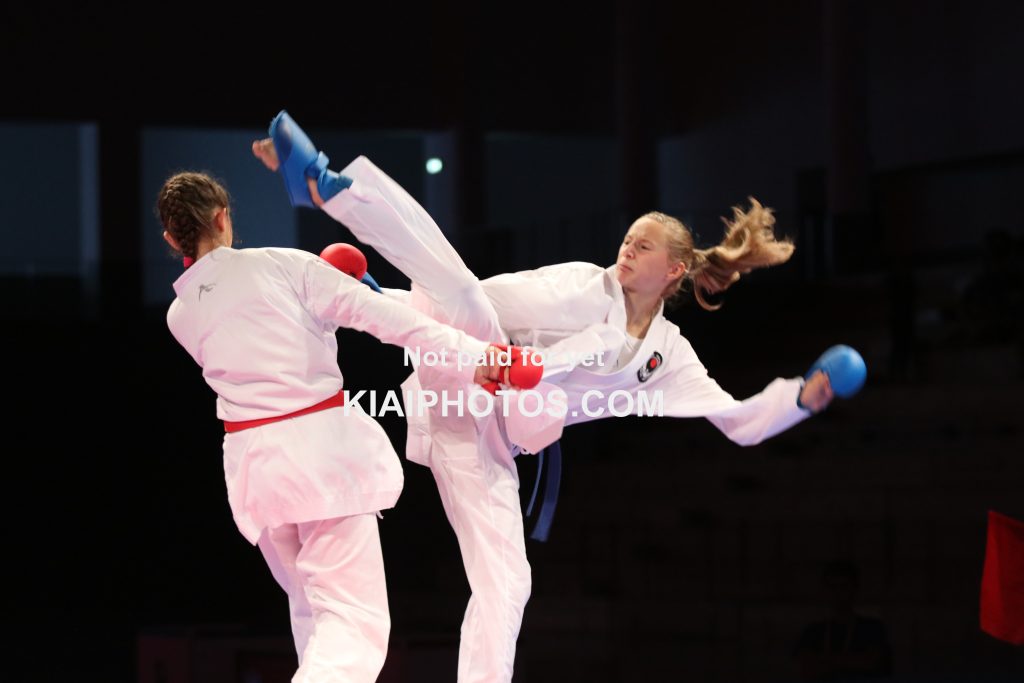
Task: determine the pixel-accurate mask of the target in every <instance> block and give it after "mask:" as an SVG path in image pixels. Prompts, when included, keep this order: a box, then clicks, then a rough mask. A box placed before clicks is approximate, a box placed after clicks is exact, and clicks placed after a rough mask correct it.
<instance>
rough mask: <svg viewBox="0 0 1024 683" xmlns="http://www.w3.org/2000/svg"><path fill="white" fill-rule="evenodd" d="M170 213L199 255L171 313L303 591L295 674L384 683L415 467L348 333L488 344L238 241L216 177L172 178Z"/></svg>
mask: <svg viewBox="0 0 1024 683" xmlns="http://www.w3.org/2000/svg"><path fill="white" fill-rule="evenodd" d="M157 210H158V213H159V216H160V221H161V223H162V225H163V228H164V238H165V239H166V241H167V242H168V244H170V245H171V247H172V248H173V249H175V250H176V251H177V252H179V253H180V254H182V255H183V256H184V257H185V263H186V270H185V272H184V273H183V274H182V275H181V277H179V278H178V279H177V281H175V283H174V291H175V294H176V295H177V297H176V298H175V300H174V301H173V303H172V304H171V306H170V309H169V311H168V313H167V323H168V326H169V327H170V330H171V332H172V334H173V335H174V337H175V338H176V339H177V340H178V342H180V343H181V345H182V346H183V347H185V349H186V350H187V351H188V353H189V354H190V355H191V356H192V357H193V358H194V359H195V361H196V362H197V363H198V364H199V365H200V366H201V367H202V369H203V377H204V378H205V379H206V381H207V383H208V384H209V385H210V387H211V388H212V389H213V390H214V391H215V392H216V394H217V415H218V417H219V418H221V419H222V420H223V421H224V424H225V430H226V432H227V433H226V435H225V437H224V473H225V480H226V484H227V493H228V501H229V503H230V507H231V511H232V514H233V516H234V519H235V522H236V523H237V526H238V529H239V531H240V532H241V533H242V535H243V536H244V537H245V538H246V539H247V540H248V541H249V542H250V543H254V544H257V545H258V546H259V548H260V550H261V551H262V553H263V555H264V557H265V559H266V561H267V564H268V565H269V566H270V569H271V572H272V573H273V575H274V577H275V579H276V580H277V581H278V583H279V584H280V585H281V587H282V588H283V589H284V590H285V592H286V593H287V594H288V599H289V607H290V611H291V618H292V630H293V634H294V637H295V645H296V650H297V653H298V657H299V663H300V666H299V669H298V671H297V673H296V674H295V677H294V679H293V680H294V681H296V682H298V683H307V682H320V681H338V682H341V681H346V682H366V683H369V682H370V681H375V680H376V679H377V675H378V674H379V672H380V669H381V667H382V666H383V663H384V658H385V654H386V652H387V643H388V636H389V631H390V618H389V614H388V604H387V592H386V587H385V581H384V565H383V562H382V558H381V549H380V539H379V535H378V530H377V513H378V511H380V510H383V509H386V508H390V507H393V506H394V504H395V502H396V500H397V499H398V496H399V493H400V492H401V490H402V483H403V475H402V468H401V464H400V462H399V460H398V456H397V454H396V453H395V451H394V449H393V448H392V447H391V443H390V441H389V440H388V438H387V436H386V435H385V433H384V431H383V429H382V428H381V427H380V425H378V424H377V422H376V421H374V420H373V419H371V418H370V417H369V416H367V415H366V414H365V413H364V412H363V411H362V410H360V409H359V407H358V405H354V406H350V407H349V406H344V391H343V389H342V387H343V379H342V374H341V371H340V370H339V368H338V361H337V351H338V348H337V341H336V338H335V330H336V329H337V328H338V327H339V326H342V325H343V326H346V327H351V328H353V329H357V330H361V331H364V332H368V333H370V334H373V335H374V336H376V337H378V338H379V339H380V340H381V341H384V342H387V343H390V344H396V345H402V346H406V347H418V348H420V349H422V350H424V351H426V350H430V351H435V352H440V351H441V350H442V349H444V350H447V351H448V352H450V353H457V352H463V353H464V354H466V358H467V359H468V358H473V359H474V361H475V360H476V359H477V358H478V357H480V356H481V354H483V353H484V352H485V350H486V349H487V348H488V344H487V343H486V342H483V341H479V340H477V339H474V338H472V337H470V336H468V335H466V334H465V333H463V332H461V331H457V330H454V329H452V328H450V327H446V326H444V325H441V324H439V323H437V322H435V321H434V320H433V319H431V318H429V317H427V316H425V315H423V314H421V313H419V312H417V311H415V310H414V309H412V308H410V307H408V306H405V305H402V304H400V303H397V302H395V301H392V300H389V299H388V298H386V297H382V296H380V295H379V294H376V293H374V292H372V291H371V290H370V289H369V288H368V287H366V286H365V285H363V284H361V283H360V282H358V281H357V280H355V279H353V278H352V277H350V276H349V275H346V274H344V273H342V272H341V271H339V270H338V269H336V268H334V267H333V266H331V265H329V264H328V263H327V262H325V261H324V260H322V259H320V258H319V257H317V256H314V255H313V254H309V253H306V252H303V251H299V250H296V249H271V248H268V249H240V250H238V249H233V248H232V246H231V245H232V240H233V226H232V221H231V214H230V209H229V197H228V194H227V192H226V190H225V189H224V188H223V186H221V185H220V184H219V183H218V182H217V181H215V180H214V179H212V178H211V177H209V176H207V175H205V174H201V173H179V174H176V175H174V176H172V177H171V178H169V179H168V180H167V181H166V182H165V184H164V186H163V188H162V189H161V190H160V193H159V197H158V201H157ZM492 350H493V349H492ZM438 369H439V371H443V372H448V373H451V376H452V378H453V381H455V382H457V383H467V382H477V383H485V382H489V381H493V380H494V379H497V377H498V372H499V369H498V368H496V367H493V366H492V365H480V366H477V365H476V363H475V362H470V363H466V364H464V365H463V366H461V367H460V366H459V364H458V363H456V362H451V363H448V364H446V365H445V366H444V367H441V366H439V367H438Z"/></svg>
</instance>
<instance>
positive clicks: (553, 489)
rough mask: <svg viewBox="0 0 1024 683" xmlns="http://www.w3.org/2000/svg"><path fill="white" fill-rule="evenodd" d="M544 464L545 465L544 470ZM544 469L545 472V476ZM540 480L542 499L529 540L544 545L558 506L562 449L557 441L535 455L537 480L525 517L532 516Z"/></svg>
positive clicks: (534, 483)
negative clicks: (542, 484)
mask: <svg viewBox="0 0 1024 683" xmlns="http://www.w3.org/2000/svg"><path fill="white" fill-rule="evenodd" d="M545 463H546V464H547V467H546V468H545ZM545 469H546V470H547V472H546V474H545ZM541 479H544V499H543V501H541V504H540V510H539V511H538V512H537V520H536V521H535V522H534V524H533V531H531V532H530V538H532V539H533V540H535V541H540V542H541V543H544V542H546V541H547V540H548V534H549V533H550V532H551V521H552V520H553V519H554V518H555V507H556V506H557V505H558V489H559V486H561V483H562V447H561V445H560V442H559V441H556V442H554V443H553V444H551V445H550V446H548V447H547V448H543V449H541V451H540V453H538V454H537V478H536V480H535V481H534V482H533V493H532V494H531V495H530V504H529V505H527V506H526V516H527V517H529V516H530V515H531V514H533V504H534V503H535V502H536V501H537V491H539V490H540V481H541Z"/></svg>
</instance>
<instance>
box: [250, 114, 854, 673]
mask: <svg viewBox="0 0 1024 683" xmlns="http://www.w3.org/2000/svg"><path fill="white" fill-rule="evenodd" d="M285 131H286V132H287V134H284V132H285ZM296 140H301V141H302V143H301V145H299V144H298V143H296ZM300 146H301V147H302V148H303V149H305V150H306V151H305V152H304V154H303V155H302V156H301V158H297V155H296V154H295V153H294V149H296V148H298V147H300ZM314 149H315V148H314V147H313V144H312V142H311V141H309V139H308V137H306V136H305V134H304V133H302V131H301V129H300V128H299V127H298V126H297V125H296V124H295V122H294V121H293V120H292V119H291V118H290V117H289V116H288V114H287V113H286V112H281V113H280V114H278V116H277V117H276V118H275V119H274V121H273V122H272V124H271V127H270V137H269V138H267V139H264V140H259V141H256V142H254V143H253V153H254V154H255V155H256V156H257V157H258V158H259V159H260V160H261V161H262V162H263V163H264V164H265V165H266V166H267V167H268V168H270V169H271V170H278V169H280V170H281V172H282V175H283V176H284V179H285V184H286V187H288V188H289V196H290V199H291V201H292V204H293V205H295V206H318V207H320V208H321V209H322V210H324V211H325V212H326V213H328V214H329V215H330V216H332V217H333V218H335V219H336V220H338V221H339V222H341V223H343V224H344V225H346V226H347V227H348V228H349V229H350V230H351V231H352V233H353V234H354V235H355V236H356V238H357V239H359V240H360V241H362V242H364V243H365V244H369V245H371V246H373V247H374V248H375V249H377V251H378V252H380V253H381V254H382V255H383V256H384V257H385V258H387V259H388V260H389V261H390V262H391V263H392V264H394V265H395V266H396V267H397V268H398V269H399V270H401V271H402V272H403V273H404V274H405V275H406V276H408V277H409V278H410V279H411V280H412V283H413V284H412V291H411V293H410V292H405V293H402V292H401V290H385V292H386V293H388V294H391V295H394V296H399V297H404V298H405V299H406V300H408V301H409V302H410V303H411V304H412V305H414V306H416V307H417V308H419V309H420V310H423V311H426V312H429V313H430V314H431V315H433V316H434V317H435V318H437V319H438V320H441V321H443V322H446V323H448V324H451V325H453V326H455V327H458V328H460V329H463V330H465V331H466V332H468V333H470V334H473V335H474V336H477V337H481V338H487V339H493V338H496V335H500V336H501V338H502V339H515V340H517V342H520V343H529V344H531V345H533V346H536V347H539V348H543V349H545V350H546V353H545V361H544V379H545V382H543V383H542V384H541V385H540V387H539V388H543V389H544V391H542V394H545V395H547V396H548V397H549V398H550V397H552V396H554V392H555V391H557V390H561V391H563V392H565V393H564V394H563V395H562V396H563V399H567V408H566V411H565V412H567V415H564V416H563V417H562V418H561V419H556V420H551V419H548V417H549V416H546V415H545V416H540V417H539V418H537V420H536V422H537V424H536V429H534V430H532V431H531V430H529V429H523V428H522V427H521V425H519V424H518V423H517V420H516V415H515V411H514V410H513V412H512V413H511V414H510V416H509V417H508V418H503V416H502V415H501V414H500V413H498V414H492V415H489V416H487V417H485V418H479V419H474V418H472V417H466V418H457V417H452V416H451V415H449V416H443V415H440V414H439V413H438V412H436V411H432V412H430V413H429V414H428V415H427V416H426V419H416V417H415V412H416V411H412V410H407V411H406V412H407V419H408V422H409V437H408V443H407V453H406V456H407V457H408V458H409V459H410V460H413V461H414V462H418V463H421V464H425V465H428V466H429V467H430V468H431V471H432V472H433V475H434V479H435V481H436V482H437V486H438V490H439V492H440V495H441V501H442V503H443V505H444V509H445V512H446V514H447V517H448V520H449V522H450V523H451V525H452V528H453V529H454V530H455V534H456V536H457V537H458V540H459V546H460V548H461V551H462V557H463V562H464V565H465V569H466V575H467V577H468V580H469V584H470V587H471V589H472V596H471V598H470V602H469V606H468V608H467V610H466V614H465V618H464V621H463V624H462V640H461V646H460V651H459V668H458V680H459V683H477V682H480V683H482V682H484V681H486V682H489V683H493V682H495V681H510V680H511V679H512V671H513V663H514V658H515V647H516V639H517V637H518V633H519V628H520V624H521V621H522V615H523V609H524V607H525V605H526V602H527V600H528V598H529V595H530V565H529V563H528V561H527V557H526V550H525V543H524V538H523V521H522V515H521V511H520V502H519V495H518V486H519V480H518V476H517V473H516V468H515V465H514V462H513V457H514V455H515V454H516V453H518V452H520V451H521V450H522V449H521V448H520V447H523V446H524V443H526V442H530V443H528V446H527V447H526V448H525V450H528V451H530V452H537V450H538V449H539V448H541V447H543V446H545V445H547V444H548V443H550V442H552V441H553V440H554V439H556V438H558V436H559V435H560V434H561V426H562V424H572V423H575V422H583V421H587V420H591V419H595V417H600V416H608V415H610V412H609V411H607V410H606V411H604V414H603V415H595V414H594V413H595V412H596V411H587V410H584V407H585V406H584V401H585V396H586V394H587V392H589V391H591V390H599V391H601V392H603V394H604V396H606V397H607V396H609V395H610V394H611V393H612V392H615V391H623V392H627V393H628V394H630V396H631V397H632V398H633V399H634V401H633V403H632V405H633V406H634V409H638V406H639V402H638V401H637V400H635V399H636V398H637V395H638V392H640V391H646V392H648V393H652V392H659V391H660V392H662V394H663V405H664V414H666V415H669V416H674V417H706V418H708V419H709V420H710V421H711V422H712V423H713V424H714V425H715V426H716V427H718V428H719V429H720V430H722V431H723V432H724V433H725V434H726V436H728V437H729V438H730V439H732V440H733V441H735V442H737V443H739V444H743V445H752V444H756V443H759V442H760V441H762V440H764V439H766V438H769V437H771V436H773V435H775V434H778V433H779V432H781V431H783V430H785V429H787V428H789V427H791V426H793V425H795V424H796V423H798V422H800V421H802V420H803V419H805V418H807V417H808V416H810V415H811V414H812V413H815V412H818V411H820V410H822V409H824V408H825V407H826V406H827V405H828V404H829V402H830V401H831V400H832V397H833V393H832V389H831V387H830V374H829V372H830V370H832V369H833V368H834V367H838V366H841V365H842V363H836V359H835V358H834V357H832V356H829V357H828V358H826V356H823V357H822V359H820V360H819V362H818V363H817V364H816V365H815V367H814V368H812V370H813V372H809V373H808V377H809V379H807V381H806V382H805V381H804V380H803V379H802V378H794V379H776V380H775V381H773V382H772V383H771V384H769V385H768V386H767V387H766V388H765V389H764V390H763V391H762V392H760V393H759V394H757V395H755V396H753V397H751V398H748V399H746V400H745V401H738V400H736V399H735V398H733V397H732V396H731V395H729V394H728V393H727V392H725V391H724V390H723V389H722V388H721V387H719V385H718V384H717V383H716V382H715V381H714V380H712V379H711V378H710V377H709V376H708V373H707V371H706V370H705V368H704V367H703V365H701V363H700V361H699V359H698V358H697V356H696V354H695V353H694V351H693V348H692V347H691V346H690V344H689V342H687V340H686V339H685V338H684V337H683V336H682V334H681V333H680V331H679V328H678V327H677V326H676V325H674V324H672V323H671V322H669V321H668V320H666V319H665V317H664V316H663V307H664V300H665V299H666V298H667V297H669V296H671V295H673V294H675V293H676V292H677V291H678V290H679V289H680V288H681V287H682V286H684V285H692V286H693V288H694V291H695V294H696V297H697V300H698V301H699V302H700V303H701V305H702V306H704V307H705V308H709V309H713V308H714V306H712V305H711V304H709V303H708V302H707V301H706V299H705V294H706V293H717V292H720V291H722V290H724V289H726V288H727V287H728V286H730V285H731V284H733V283H734V282H735V281H736V280H738V279H739V276H740V273H744V272H748V271H749V270H751V269H753V268H758V267H764V266H769V265H774V264H778V263H782V262H784V261H786V260H787V259H788V258H789V256H790V254H791V253H792V250H793V246H792V245H791V244H788V243H786V242H778V241H776V240H775V238H774V235H773V233H772V224H773V222H774V221H773V218H772V215H771V212H770V211H769V210H768V209H764V208H762V207H761V206H760V205H759V204H757V203H756V202H754V203H753V207H752V208H751V209H750V210H749V211H747V212H743V211H740V210H738V209H737V210H736V213H735V216H734V219H733V221H732V222H731V223H730V224H729V227H728V231H727V234H726V237H725V239H724V240H723V242H722V244H721V245H719V246H718V247H714V248H712V249H708V250H698V249H695V248H694V246H693V239H692V237H691V236H690V233H689V231H688V230H687V229H686V228H685V227H684V226H683V225H682V223H680V222H679V221H677V220H675V219H673V218H670V217H668V216H665V215H663V214H659V213H652V214H647V215H645V216H642V217H641V218H639V219H638V220H637V221H635V222H634V223H633V225H632V226H631V227H630V228H629V231H628V233H627V234H626V237H625V238H624V240H623V242H622V245H621V246H620V247H619V255H618V260H617V261H616V263H615V265H613V266H611V267H608V268H603V267H600V266H596V265H592V264H588V263H565V264H559V265H554V266H548V267H545V268H540V269H538V270H534V271H527V272H521V273H514V274H506V275H499V276H496V277H492V278H489V279H487V280H483V281H479V280H478V279H477V278H476V277H475V276H474V275H473V273H472V272H471V271H469V269H468V268H467V267H466V266H465V264H464V263H463V262H462V259H461V258H460V257H459V255H458V254H457V253H456V252H455V250H454V249H453V248H452V247H451V245H450V244H448V242H447V240H446V239H445V238H444V235H443V234H442V233H441V231H440V229H439V228H438V227H437V225H436V224H435V223H434V221H433V220H432V219H431V218H430V216H429V215H428V214H427V213H426V211H425V210H424V209H423V208H422V207H421V206H419V204H417V203H416V201H415V200H414V199H412V197H410V196H409V195H408V194H407V193H406V192H405V191H404V190H403V189H402V188H401V187H399V186H398V185H397V184H396V183H395V182H394V181H393V180H391V179H390V178H389V177H388V176H387V175H385V174H384V173H383V172H382V171H380V170H379V169H378V168H376V167H375V166H374V165H373V164H372V163H371V162H370V161H369V160H367V159H366V158H364V157H359V158H357V159H356V160H355V161H353V162H352V163H351V164H349V165H348V166H347V167H345V168H344V170H343V171H342V172H341V173H340V174H337V173H334V172H333V171H330V170H328V169H327V158H326V157H325V156H324V155H323V154H322V153H317V152H315V151H314ZM309 178H312V179H316V188H315V189H316V191H314V192H312V193H311V194H310V195H309V198H310V199H311V200H312V201H311V202H309V203H306V202H305V201H303V199H304V197H303V196H301V195H300V194H299V193H295V192H292V191H291V189H290V188H292V187H298V186H299V185H300V184H301V183H303V182H305V181H306V179H309ZM570 352H574V353H575V355H572V354H571V353H570ZM584 353H594V354H596V353H602V354H603V355H604V359H605V365H604V367H597V368H590V367H584V366H582V365H581V364H574V362H573V360H572V359H573V358H575V359H581V358H583V357H584V356H583V354H584ZM830 353H832V354H833V356H834V355H835V352H831V351H830ZM853 353H855V352H853ZM826 355H828V354H826ZM858 358H859V356H858ZM829 361H831V365H830V364H829ZM819 369H820V370H821V371H820V372H819V371H818V370H819ZM429 370H430V369H429V368H420V369H419V370H418V371H417V372H416V373H415V374H414V375H413V376H412V377H410V380H409V382H407V384H406V386H407V388H408V387H415V386H418V385H422V386H424V387H426V386H432V385H433V384H434V383H435V382H437V381H438V379H437V378H435V377H434V376H432V375H429V374H428V372H429ZM838 374H839V373H838V372H836V373H834V375H835V376H832V377H831V379H832V381H833V382H834V381H835V380H836V377H837V376H838ZM440 381H442V382H443V381H446V380H443V379H441V380H440ZM843 381H844V382H846V384H854V385H857V379H856V378H853V379H852V380H843ZM860 381H863V377H861V378H860ZM857 388H859V385H857ZM854 390H855V389H854ZM623 398H625V397H623ZM512 404H513V405H515V401H512ZM527 426H528V424H527Z"/></svg>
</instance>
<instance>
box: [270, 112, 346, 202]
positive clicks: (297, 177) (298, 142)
mask: <svg viewBox="0 0 1024 683" xmlns="http://www.w3.org/2000/svg"><path fill="white" fill-rule="evenodd" d="M270 138H271V140H273V141H274V150H275V151H276V152H277V159H278V161H279V162H280V164H281V166H280V168H279V170H280V171H281V177H282V178H284V187H285V189H286V190H287V191H288V200H289V201H290V202H291V204H292V206H305V207H309V208H311V209H312V208H316V204H315V203H314V202H313V196H312V195H311V194H310V192H309V185H308V184H307V182H306V179H307V178H314V179H315V180H316V183H317V188H316V189H317V192H319V193H320V198H321V199H323V200H324V201H325V202H326V201H327V200H328V199H330V198H331V197H333V196H334V195H336V194H338V193H339V192H341V191H342V190H344V189H345V188H347V187H349V186H351V185H352V179H351V178H348V177H346V176H343V175H340V174H338V173H335V172H334V171H331V170H329V169H328V168H327V164H328V163H329V162H330V159H328V158H327V155H326V154H324V153H323V152H318V151H317V149H316V147H314V146H313V141H312V140H310V139H309V136H308V135H306V133H305V132H304V131H303V130H302V129H301V128H300V127H299V124H297V123H295V120H294V119H293V118H292V117H291V116H289V115H288V112H287V111H285V110H284V109H282V110H281V112H280V113H279V114H278V115H277V116H275V117H274V120H273V121H271V122H270Z"/></svg>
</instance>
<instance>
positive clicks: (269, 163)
mask: <svg viewBox="0 0 1024 683" xmlns="http://www.w3.org/2000/svg"><path fill="white" fill-rule="evenodd" d="M252 153H253V155H254V156H255V157H256V158H257V159H259V160H260V161H262V162H263V165H264V166H266V167H267V168H269V169H270V170H271V171H277V169H278V168H280V166H281V162H280V161H278V158H277V150H276V149H274V141H273V140H271V139H270V138H263V139H262V140H253V143H252Z"/></svg>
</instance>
